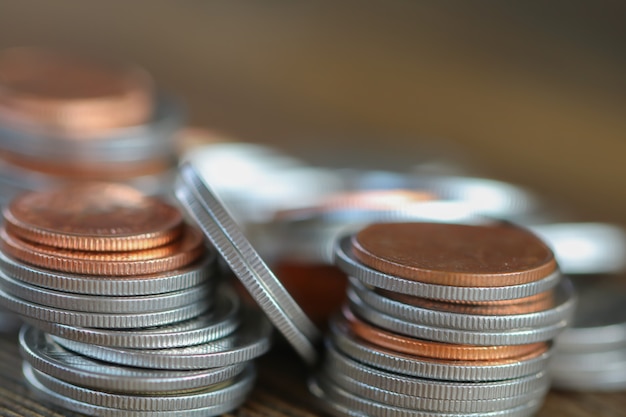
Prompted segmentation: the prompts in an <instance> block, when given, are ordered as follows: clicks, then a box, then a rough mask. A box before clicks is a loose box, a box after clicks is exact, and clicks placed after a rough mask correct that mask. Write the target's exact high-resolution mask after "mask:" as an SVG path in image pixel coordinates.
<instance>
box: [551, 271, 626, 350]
mask: <svg viewBox="0 0 626 417" xmlns="http://www.w3.org/2000/svg"><path fill="white" fill-rule="evenodd" d="M572 282H573V283H574V286H575V288H576V290H577V293H578V298H579V301H578V306H577V308H576V311H575V313H574V318H573V321H572V326H571V327H570V328H568V329H567V330H566V331H565V332H563V334H561V335H560V336H559V338H558V339H557V344H556V347H557V353H558V352H567V353H577V352H579V353H584V352H590V353H591V352H602V351H608V350H620V349H624V348H626V281H625V280H624V277H623V276H621V275H617V276H591V277H590V276H580V277H572Z"/></svg>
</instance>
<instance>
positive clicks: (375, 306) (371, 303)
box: [348, 278, 576, 341]
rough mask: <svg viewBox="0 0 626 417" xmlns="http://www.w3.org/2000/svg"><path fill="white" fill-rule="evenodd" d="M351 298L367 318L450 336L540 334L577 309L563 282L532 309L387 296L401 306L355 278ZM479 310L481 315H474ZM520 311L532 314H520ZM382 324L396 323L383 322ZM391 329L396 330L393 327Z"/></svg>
mask: <svg viewBox="0 0 626 417" xmlns="http://www.w3.org/2000/svg"><path fill="white" fill-rule="evenodd" d="M348 294H349V296H348V298H349V299H350V300H354V301H353V304H354V305H355V307H356V309H357V310H359V309H360V306H361V305H362V307H363V309H365V310H368V312H367V313H365V315H366V316H372V315H376V316H379V315H380V314H378V312H380V313H381V314H384V315H387V316H389V317H391V318H394V319H398V320H400V321H405V322H407V326H408V327H410V323H413V324H417V325H421V326H423V327H424V329H426V327H428V326H431V327H438V328H441V329H442V330H441V332H440V333H441V334H442V335H443V334H447V333H446V331H445V330H443V329H459V330H472V331H481V332H494V331H518V333H519V330H521V329H535V330H539V329H540V328H542V327H545V326H549V325H551V324H554V323H559V322H561V321H563V320H566V319H569V318H570V317H571V315H572V314H573V310H574V307H575V305H576V297H575V296H574V290H573V287H572V285H571V283H569V282H568V281H562V282H561V284H559V286H558V287H557V289H556V291H555V293H554V294H552V292H550V294H548V295H549V297H545V298H544V299H539V302H535V303H530V306H527V305H524V304H522V305H519V304H509V305H496V306H488V305H487V306H485V305H481V306H470V305H466V304H462V305H457V304H452V303H444V302H437V301H431V300H427V299H422V298H414V297H411V296H406V295H404V294H394V293H391V292H386V293H385V295H386V296H390V297H393V298H396V299H400V300H402V301H403V302H400V301H396V300H394V299H389V298H386V297H383V296H381V295H378V294H377V293H376V292H375V291H373V290H371V289H368V288H366V287H365V286H364V285H363V284H361V283H360V282H359V281H358V280H357V279H354V278H351V279H350V289H349V290H348ZM553 295H554V297H553ZM405 302H406V303H405ZM409 303H410V304H409ZM369 308H371V311H369ZM476 310H478V313H474V312H475V311H476ZM520 311H530V312H528V313H520ZM370 313H371V314H370ZM481 313H482V314H481ZM485 313H489V314H485ZM382 321H384V322H390V321H394V320H385V319H384V318H382ZM382 321H381V322H382ZM390 324H391V323H390ZM391 325H392V326H393V324H391ZM405 327H406V326H405ZM519 334H522V333H519ZM451 340H452V338H451V339H449V341H451Z"/></svg>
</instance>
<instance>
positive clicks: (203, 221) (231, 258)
mask: <svg viewBox="0 0 626 417" xmlns="http://www.w3.org/2000/svg"><path fill="white" fill-rule="evenodd" d="M176 196H177V198H178V199H179V200H180V201H181V203H182V204H183V206H185V208H186V209H187V210H188V212H189V214H190V215H191V216H192V217H193V218H194V219H195V220H196V222H198V223H199V225H200V227H201V228H202V230H203V231H204V233H205V235H206V236H207V237H208V238H209V240H210V241H211V243H213V246H215V248H216V249H217V250H218V252H220V254H221V255H222V257H223V258H224V260H225V261H226V262H227V263H228V265H229V266H230V267H231V269H232V270H233V272H234V273H235V275H236V276H237V277H238V278H239V279H240V281H241V282H242V283H243V284H244V286H245V287H246V288H247V289H248V291H249V292H250V294H251V295H252V296H253V298H254V299H255V300H256V301H257V303H258V304H259V306H260V307H261V308H262V309H263V310H264V311H265V313H266V314H267V315H268V318H269V319H270V320H271V321H272V323H274V325H275V326H276V327H277V328H278V329H279V330H280V331H281V333H283V335H284V336H285V337H286V339H287V340H288V341H289V342H290V343H291V345H292V346H293V347H294V348H295V350H296V351H297V352H298V353H299V354H300V356H301V357H302V358H303V359H304V360H305V361H307V363H309V364H313V363H315V362H316V361H317V351H316V344H317V343H318V342H319V340H320V333H319V330H318V329H317V328H316V327H315V325H314V324H313V323H312V322H311V320H310V319H309V318H308V317H307V316H306V315H305V314H304V312H303V311H302V309H301V308H300V307H299V306H298V304H297V303H296V302H295V301H294V300H293V298H292V297H291V296H290V295H289V293H287V291H286V290H285V289H284V287H283V286H282V285H281V284H280V282H279V281H278V279H277V278H276V276H275V275H274V274H273V273H272V271H271V270H270V269H269V268H268V267H267V265H266V264H265V263H264V262H263V260H262V259H261V258H260V256H259V255H258V253H257V252H256V251H255V250H254V248H253V247H252V245H250V243H249V242H248V240H247V239H246V238H245V237H244V235H243V234H242V233H241V231H240V230H239V228H238V227H237V224H236V223H235V222H234V220H233V219H232V218H231V217H230V215H229V214H228V213H227V211H226V210H225V209H224V207H223V206H222V205H221V204H220V202H219V200H218V199H217V198H216V197H215V196H214V195H213V194H212V193H211V192H210V190H209V189H208V188H207V186H206V184H204V182H203V181H202V179H201V178H200V177H199V176H198V173H197V172H196V171H195V169H194V167H193V166H192V165H190V164H184V165H183V166H182V167H181V168H180V175H179V177H178V180H177V184H176Z"/></svg>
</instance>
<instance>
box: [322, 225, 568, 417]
mask: <svg viewBox="0 0 626 417" xmlns="http://www.w3.org/2000/svg"><path fill="white" fill-rule="evenodd" d="M336 263H337V265H338V266H339V267H340V268H341V269H342V270H343V271H344V272H346V273H347V274H348V275H349V276H350V287H349V289H348V302H347V303H346V304H345V305H344V307H343V309H342V311H341V314H340V315H338V316H337V317H336V318H335V319H334V320H333V321H332V322H331V337H330V339H329V340H328V341H327V348H328V352H329V355H328V358H327V361H326V363H325V366H324V367H323V370H322V372H321V373H320V374H319V375H318V376H317V378H316V379H315V380H312V382H311V385H310V386H311V390H312V391H313V393H314V394H315V395H317V396H318V397H320V398H322V399H324V400H325V404H326V405H327V406H328V408H329V410H330V411H331V412H333V413H334V414H336V415H341V416H346V415H353V414H354V411H359V412H361V413H363V414H367V415H372V416H383V415H385V416H390V415H396V416H399V415H403V416H422V415H430V414H429V413H432V412H436V413H454V414H455V415H466V414H472V413H480V414H481V415H486V416H505V415H506V416H511V415H515V416H525V415H530V414H532V413H533V412H534V411H535V410H536V409H537V408H538V407H539V406H540V404H541V401H542V398H543V396H544V394H545V393H546V392H547V389H548V387H549V384H548V378H547V374H546V372H545V370H544V367H545V365H546V360H547V359H548V357H549V353H550V351H549V347H550V344H549V341H551V340H552V339H553V338H554V337H555V336H556V335H557V334H558V333H560V331H562V330H563V328H564V327H565V326H566V324H567V321H568V319H569V317H570V315H571V314H572V310H573V307H574V301H575V299H574V296H573V293H572V288H571V285H569V282H567V281H562V280H561V276H560V274H559V271H558V268H557V264H556V261H555V259H554V256H553V254H552V252H551V251H550V249H549V248H548V247H547V246H546V245H545V244H544V243H543V242H541V241H540V240H539V239H538V238H537V237H536V236H534V235H533V234H532V233H530V232H528V231H526V230H524V229H520V228H517V227H514V226H511V225H508V224H491V225H480V226H468V225H455V224H434V223H395V224H374V225H370V226H368V227H366V228H364V229H362V230H361V231H359V232H357V233H356V234H354V235H353V236H351V237H347V238H344V239H342V240H340V241H339V243H338V245H337V248H336ZM472 415H474V414H472Z"/></svg>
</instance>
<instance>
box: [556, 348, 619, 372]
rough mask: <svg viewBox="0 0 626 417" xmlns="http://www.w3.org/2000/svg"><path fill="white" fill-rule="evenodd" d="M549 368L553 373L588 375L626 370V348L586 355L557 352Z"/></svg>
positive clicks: (587, 353)
mask: <svg viewBox="0 0 626 417" xmlns="http://www.w3.org/2000/svg"><path fill="white" fill-rule="evenodd" d="M549 368H550V370H551V371H552V372H567V371H575V372H580V373H587V374H592V373H602V372H609V371H613V370H614V369H617V368H621V369H626V348H622V349H617V350H609V351H604V352H584V353H562V352H558V351H556V352H555V355H554V357H553V358H552V360H551V361H550V367H549Z"/></svg>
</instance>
